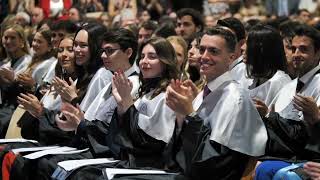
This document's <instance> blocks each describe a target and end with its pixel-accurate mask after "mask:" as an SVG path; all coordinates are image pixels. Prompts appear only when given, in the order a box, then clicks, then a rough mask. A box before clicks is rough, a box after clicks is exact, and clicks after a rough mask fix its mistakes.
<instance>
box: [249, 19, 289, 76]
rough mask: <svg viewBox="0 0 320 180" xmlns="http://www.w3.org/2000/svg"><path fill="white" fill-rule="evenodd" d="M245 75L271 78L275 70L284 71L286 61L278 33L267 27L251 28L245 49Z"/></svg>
mask: <svg viewBox="0 0 320 180" xmlns="http://www.w3.org/2000/svg"><path fill="white" fill-rule="evenodd" d="M246 56H247V57H246V64H247V74H248V76H249V77H250V78H252V77H263V78H271V77H272V76H273V75H274V74H275V73H276V72H277V70H282V71H286V68H287V60H286V55H285V52H284V47H283V41H282V38H281V36H280V33H279V31H277V30H276V29H274V28H273V27H271V26H268V25H262V24H258V25H256V26H254V27H252V28H251V30H250V31H249V33H248V38H247V49H246Z"/></svg>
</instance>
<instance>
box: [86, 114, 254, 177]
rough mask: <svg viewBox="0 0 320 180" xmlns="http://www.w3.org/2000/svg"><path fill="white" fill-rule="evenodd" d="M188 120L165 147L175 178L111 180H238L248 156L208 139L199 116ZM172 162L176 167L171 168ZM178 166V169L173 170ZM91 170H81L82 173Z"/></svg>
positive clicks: (208, 134)
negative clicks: (167, 150)
mask: <svg viewBox="0 0 320 180" xmlns="http://www.w3.org/2000/svg"><path fill="white" fill-rule="evenodd" d="M187 120H188V121H189V122H188V123H185V124H184V126H183V128H182V131H181V133H180V134H179V135H177V136H176V137H174V138H172V139H173V141H171V142H170V143H169V145H168V146H170V147H168V148H169V152H170V153H171V154H170V153H167V154H166V156H165V157H164V159H166V160H167V161H166V163H170V164H166V167H169V172H177V171H178V172H177V173H178V174H177V175H121V176H119V175H116V176H115V178H114V179H117V180H118V179H119V180H123V179H130V180H135V179H145V180H147V179H149V180H152V179H163V180H178V179H179V180H180V179H181V180H189V179H193V180H194V179H208V177H210V179H219V180H221V179H230V180H235V179H240V178H241V177H242V175H243V172H244V170H245V167H246V164H247V162H248V160H249V156H248V155H245V154H242V153H239V152H236V151H233V150H231V149H229V148H228V147H226V146H223V145H221V144H219V143H217V142H214V141H212V140H210V134H211V130H210V128H208V127H206V126H204V124H203V120H202V119H201V118H200V117H198V116H196V117H187ZM170 158H173V159H170ZM174 162H175V163H177V164H175V165H173V164H172V163H174ZM177 165H178V166H180V167H175V166H177ZM118 167H119V166H118ZM173 167H174V169H171V168H173ZM144 169H145V168H144ZM92 170H93V169H89V168H87V169H84V170H82V173H81V174H82V175H83V174H84V173H83V172H87V173H89V172H90V171H92ZM179 171H180V172H179ZM179 173H180V174H179Z"/></svg>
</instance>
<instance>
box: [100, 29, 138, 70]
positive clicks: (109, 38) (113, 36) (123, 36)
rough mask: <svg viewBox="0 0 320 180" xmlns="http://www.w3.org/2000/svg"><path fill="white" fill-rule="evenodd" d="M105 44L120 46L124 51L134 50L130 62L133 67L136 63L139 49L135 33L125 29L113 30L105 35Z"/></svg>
mask: <svg viewBox="0 0 320 180" xmlns="http://www.w3.org/2000/svg"><path fill="white" fill-rule="evenodd" d="M103 42H106V43H116V44H119V46H120V48H121V49H122V50H126V49H128V48H131V49H132V55H131V56H130V58H129V62H130V64H131V65H132V64H133V63H134V61H135V58H136V55H137V48H138V39H137V37H136V36H135V35H134V33H133V32H132V31H130V30H128V29H125V28H119V29H112V30H110V31H108V32H106V33H105V34H104V35H103Z"/></svg>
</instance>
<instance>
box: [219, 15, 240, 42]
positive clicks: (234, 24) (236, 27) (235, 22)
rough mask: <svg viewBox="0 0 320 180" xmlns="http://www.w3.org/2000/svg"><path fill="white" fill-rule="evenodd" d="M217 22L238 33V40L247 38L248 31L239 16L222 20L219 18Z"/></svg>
mask: <svg viewBox="0 0 320 180" xmlns="http://www.w3.org/2000/svg"><path fill="white" fill-rule="evenodd" d="M217 24H218V25H220V26H225V27H228V28H229V29H231V30H232V31H233V32H234V33H235V34H236V36H237V39H238V41H240V40H242V39H245V38H246V31H245V29H244V25H243V24H242V22H241V21H240V20H239V19H237V18H234V17H229V18H225V19H222V20H218V22H217Z"/></svg>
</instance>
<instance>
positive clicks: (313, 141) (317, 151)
mask: <svg viewBox="0 0 320 180" xmlns="http://www.w3.org/2000/svg"><path fill="white" fill-rule="evenodd" d="M309 130H310V134H311V137H310V138H309V140H308V143H307V145H306V147H305V149H306V150H307V151H309V152H308V154H309V155H312V156H313V157H312V160H313V161H317V162H320V138H319V137H320V123H319V122H318V123H316V124H314V125H313V126H312V127H311V128H310V129H309Z"/></svg>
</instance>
